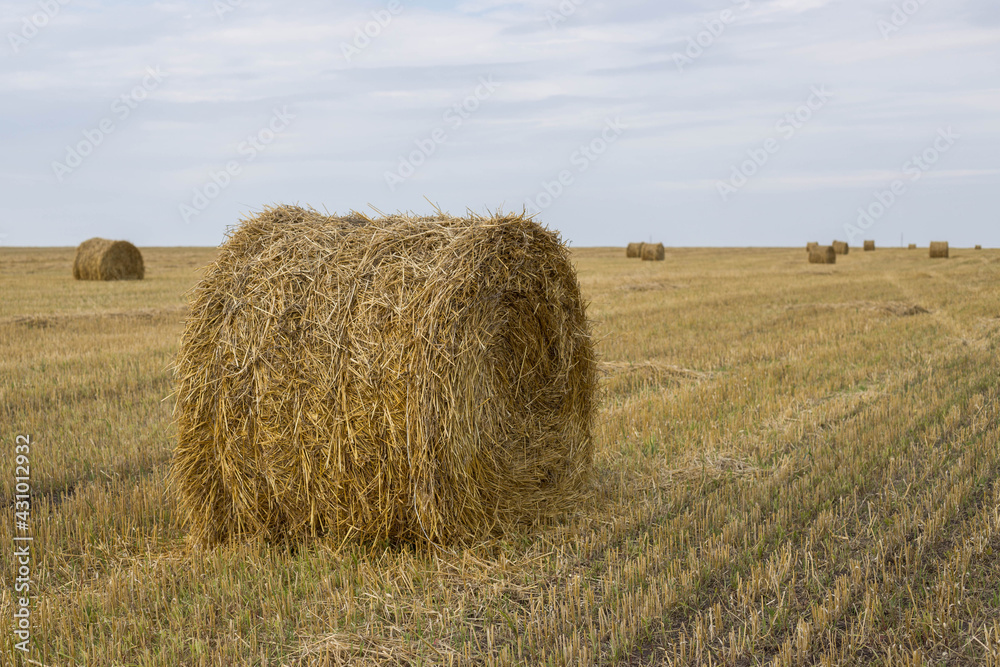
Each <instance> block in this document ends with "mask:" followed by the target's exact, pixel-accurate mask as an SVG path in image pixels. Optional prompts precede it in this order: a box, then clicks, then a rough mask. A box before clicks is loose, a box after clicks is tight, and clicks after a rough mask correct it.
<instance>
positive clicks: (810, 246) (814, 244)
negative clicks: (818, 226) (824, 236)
mask: <svg viewBox="0 0 1000 667" xmlns="http://www.w3.org/2000/svg"><path fill="white" fill-rule="evenodd" d="M816 248H819V243H817V242H816V241H810V242H809V243H807V244H806V252H812V251H813V250H815V249H816Z"/></svg>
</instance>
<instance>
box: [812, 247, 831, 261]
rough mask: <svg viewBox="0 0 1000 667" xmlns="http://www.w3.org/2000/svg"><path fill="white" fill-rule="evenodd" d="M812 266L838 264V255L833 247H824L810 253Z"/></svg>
mask: <svg viewBox="0 0 1000 667" xmlns="http://www.w3.org/2000/svg"><path fill="white" fill-rule="evenodd" d="M809 263H810V264H836V263H837V253H836V251H835V250H834V249H833V246H829V245H828V246H822V247H817V248H813V249H812V250H811V251H809Z"/></svg>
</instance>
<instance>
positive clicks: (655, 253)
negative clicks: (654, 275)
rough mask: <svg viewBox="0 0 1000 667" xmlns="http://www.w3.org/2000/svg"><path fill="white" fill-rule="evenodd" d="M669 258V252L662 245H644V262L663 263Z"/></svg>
mask: <svg viewBox="0 0 1000 667" xmlns="http://www.w3.org/2000/svg"><path fill="white" fill-rule="evenodd" d="M666 257H667V252H666V250H665V249H664V247H663V244H662V243H643V244H642V261H644V262H662V261H663V260H664V259H666Z"/></svg>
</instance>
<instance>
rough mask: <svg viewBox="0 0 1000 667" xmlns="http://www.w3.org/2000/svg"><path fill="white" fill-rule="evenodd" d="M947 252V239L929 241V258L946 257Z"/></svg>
mask: <svg viewBox="0 0 1000 667" xmlns="http://www.w3.org/2000/svg"><path fill="white" fill-rule="evenodd" d="M948 254H949V252H948V242H947V241H932V242H931V259H947V258H948Z"/></svg>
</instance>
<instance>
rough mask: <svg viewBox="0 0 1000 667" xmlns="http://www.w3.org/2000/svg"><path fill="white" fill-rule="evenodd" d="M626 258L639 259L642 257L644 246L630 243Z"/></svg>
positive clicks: (626, 249) (626, 250)
mask: <svg viewBox="0 0 1000 667" xmlns="http://www.w3.org/2000/svg"><path fill="white" fill-rule="evenodd" d="M625 256H626V257H628V258H629V259H637V258H639V257H642V244H641V243H629V244H628V247H627V248H625Z"/></svg>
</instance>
